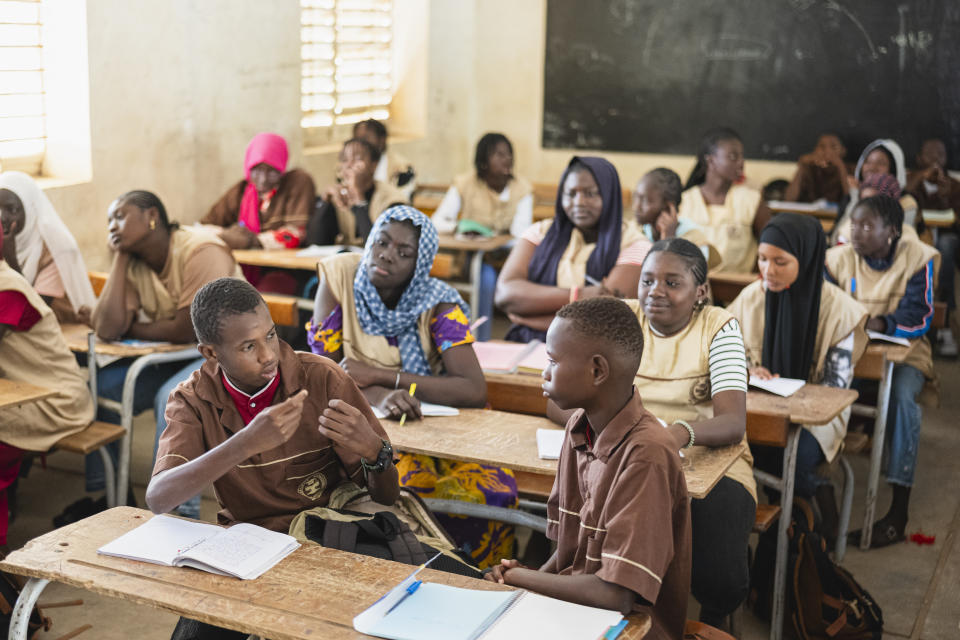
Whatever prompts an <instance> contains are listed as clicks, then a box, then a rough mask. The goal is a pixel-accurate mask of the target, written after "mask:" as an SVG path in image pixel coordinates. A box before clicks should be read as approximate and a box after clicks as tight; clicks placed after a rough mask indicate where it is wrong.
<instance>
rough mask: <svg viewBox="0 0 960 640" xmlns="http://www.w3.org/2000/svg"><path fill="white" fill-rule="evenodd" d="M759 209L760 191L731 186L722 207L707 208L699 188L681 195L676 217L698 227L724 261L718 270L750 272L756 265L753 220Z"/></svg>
mask: <svg viewBox="0 0 960 640" xmlns="http://www.w3.org/2000/svg"><path fill="white" fill-rule="evenodd" d="M758 206H760V192H759V191H757V190H756V189H751V188H750V187H747V186H744V185H740V184H737V185H733V186H732V187H730V190H729V191H727V197H726V200H724V203H723V204H722V205H708V204H707V203H706V201H705V200H704V199H703V194H702V193H701V192H700V187H691V188H689V189H687V190H686V191H684V192H683V196H682V198H681V200H680V209H679V214H680V215H681V216H683V217H684V218H689V219H690V220H691V221H693V222H695V223H697V224H698V225H700V230H701V231H702V232H703V233H704V235H706V237H707V240H708V241H709V242H710V244H711V245H713V246H714V247H716V249H717V251H719V252H720V256H721V257H722V259H723V262H722V263H721V264H720V266H718V267H717V268H716V270H717V271H721V272H722V271H727V272H738V273H750V272H751V271H753V270H754V267H755V266H756V264H757V239H756V238H755V237H754V235H753V220H754V218H755V217H756V215H757V207H758Z"/></svg>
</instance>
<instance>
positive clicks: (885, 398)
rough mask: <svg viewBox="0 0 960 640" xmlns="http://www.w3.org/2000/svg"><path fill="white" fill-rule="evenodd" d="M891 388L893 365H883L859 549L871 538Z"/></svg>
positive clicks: (865, 548)
mask: <svg viewBox="0 0 960 640" xmlns="http://www.w3.org/2000/svg"><path fill="white" fill-rule="evenodd" d="M892 386H893V363H892V362H889V361H887V362H884V363H883V379H882V380H880V391H879V393H878V397H877V420H876V422H875V423H874V426H873V449H872V450H871V451H870V471H869V473H868V474H867V506H866V509H865V511H864V514H863V529H862V530H861V533H860V548H861V549H863V550H864V551H866V550H867V549H869V548H870V539H871V538H872V537H873V517H874V515H875V513H876V511H877V485H878V484H879V483H880V464H881V462H882V460H883V441H884V438H885V437H886V431H887V413H888V410H889V409H890V390H891V388H892Z"/></svg>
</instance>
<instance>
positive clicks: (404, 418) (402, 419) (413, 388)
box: [400, 382, 417, 427]
mask: <svg viewBox="0 0 960 640" xmlns="http://www.w3.org/2000/svg"><path fill="white" fill-rule="evenodd" d="M416 392H417V383H416V382H414V383H413V384H411V385H410V396H411V397H413V394H415V393H416ZM406 421H407V414H406V413H404V414H403V415H402V416H400V426H401V427H402V426H403V423H404V422H406Z"/></svg>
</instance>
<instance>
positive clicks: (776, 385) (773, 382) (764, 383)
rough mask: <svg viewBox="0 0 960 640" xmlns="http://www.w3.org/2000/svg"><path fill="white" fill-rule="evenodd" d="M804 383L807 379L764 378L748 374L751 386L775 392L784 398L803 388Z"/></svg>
mask: <svg viewBox="0 0 960 640" xmlns="http://www.w3.org/2000/svg"><path fill="white" fill-rule="evenodd" d="M805 384H807V381H806V380H800V379H799V378H769V379H767V380H764V379H763V378H758V377H757V376H750V386H751V387H757V388H758V389H763V390H764V391H769V392H770V393H775V394H777V395H778V396H783V397H784V398H787V397H789V396H792V395H793V394H795V393H796V392H797V391H799V390H800V389H801V388H803V386H804V385H805Z"/></svg>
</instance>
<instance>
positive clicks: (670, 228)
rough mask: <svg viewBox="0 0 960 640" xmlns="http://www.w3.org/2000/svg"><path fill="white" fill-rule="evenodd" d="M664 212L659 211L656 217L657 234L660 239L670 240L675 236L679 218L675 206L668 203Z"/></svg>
mask: <svg viewBox="0 0 960 640" xmlns="http://www.w3.org/2000/svg"><path fill="white" fill-rule="evenodd" d="M667 206H668V209H667V210H666V211H661V212H660V215H659V216H657V232H659V233H660V239H661V240H663V239H666V238H672V237H674V236H675V235H677V227H678V226H679V225H680V216H679V214H678V213H677V205H675V204H673V203H672V202H671V203H669V204H668V205H667Z"/></svg>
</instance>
